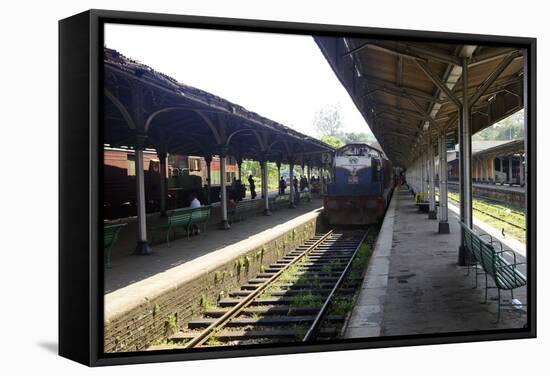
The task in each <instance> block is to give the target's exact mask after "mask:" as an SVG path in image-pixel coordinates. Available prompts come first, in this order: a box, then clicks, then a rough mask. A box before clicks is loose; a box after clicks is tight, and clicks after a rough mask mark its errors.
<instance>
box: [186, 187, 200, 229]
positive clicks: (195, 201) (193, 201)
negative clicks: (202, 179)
mask: <svg viewBox="0 0 550 376" xmlns="http://www.w3.org/2000/svg"><path fill="white" fill-rule="evenodd" d="M189 198H190V199H191V204H190V205H189V207H190V208H191V209H195V208H200V207H201V202H200V201H199V199H198V198H197V195H196V194H195V193H194V192H193V193H191V195H190V196H189ZM200 233H201V230H199V226H197V225H193V226H191V235H199V234H200Z"/></svg>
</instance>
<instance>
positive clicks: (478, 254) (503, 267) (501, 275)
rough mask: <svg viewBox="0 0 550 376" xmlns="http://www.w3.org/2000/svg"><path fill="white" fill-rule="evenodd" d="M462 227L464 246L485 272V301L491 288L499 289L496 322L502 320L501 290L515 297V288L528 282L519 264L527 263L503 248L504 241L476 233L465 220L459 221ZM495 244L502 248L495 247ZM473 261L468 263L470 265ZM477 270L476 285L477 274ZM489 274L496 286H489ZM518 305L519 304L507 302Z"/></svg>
mask: <svg viewBox="0 0 550 376" xmlns="http://www.w3.org/2000/svg"><path fill="white" fill-rule="evenodd" d="M459 224H460V226H461V227H462V233H463V237H464V246H465V247H466V248H467V250H468V252H469V254H470V255H471V257H472V259H473V260H471V261H474V262H475V264H479V265H480V266H481V268H482V270H483V274H485V301H484V303H487V290H488V289H490V288H496V289H497V291H498V313H497V320H496V322H499V321H500V307H501V306H502V305H505V304H502V303H501V301H500V300H501V299H500V290H508V291H510V294H511V297H512V300H513V299H514V289H517V288H520V287H522V286H525V285H526V284H527V278H526V277H525V276H524V275H523V274H522V273H521V272H520V271H519V270H518V268H517V267H518V265H524V264H525V263H524V262H522V263H518V262H517V261H516V253H515V252H514V251H512V250H508V249H502V243H500V242H499V241H497V240H495V239H494V238H493V237H492V236H490V235H488V234H481V235H480V234H476V233H475V232H474V231H473V230H472V229H470V228H469V227H468V226H466V225H465V224H464V223H463V222H461V221H459ZM495 245H496V246H498V248H499V249H500V250H496V249H495ZM504 254H510V255H511V256H512V260H513V262H512V263H510V262H508V260H506V259H505V258H504ZM470 264H472V262H469V263H468V267H470ZM478 274H479V273H478V272H477V270H476V287H477V276H478ZM488 276H490V277H491V278H492V279H493V281H494V283H495V286H493V287H489V285H488ZM506 305H513V306H517V305H518V304H506Z"/></svg>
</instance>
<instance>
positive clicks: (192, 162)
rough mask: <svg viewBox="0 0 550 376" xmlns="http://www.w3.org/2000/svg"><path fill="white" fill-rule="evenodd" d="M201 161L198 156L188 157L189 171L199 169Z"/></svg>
mask: <svg viewBox="0 0 550 376" xmlns="http://www.w3.org/2000/svg"><path fill="white" fill-rule="evenodd" d="M200 170H201V161H200V159H198V158H189V171H200Z"/></svg>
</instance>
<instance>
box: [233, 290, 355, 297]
mask: <svg viewBox="0 0 550 376" xmlns="http://www.w3.org/2000/svg"><path fill="white" fill-rule="evenodd" d="M331 291H332V289H331V288H330V289H311V288H310V289H291V290H273V291H266V292H265V294H269V295H271V296H293V295H302V294H311V295H328V294H329V293H330V292H331ZM338 291H339V292H341V293H344V294H348V293H353V292H354V291H355V290H354V289H350V288H348V289H345V288H344V289H339V290H338ZM228 295H229V296H230V297H238V296H242V297H245V296H248V295H250V291H246V290H237V291H230V292H229V294H228Z"/></svg>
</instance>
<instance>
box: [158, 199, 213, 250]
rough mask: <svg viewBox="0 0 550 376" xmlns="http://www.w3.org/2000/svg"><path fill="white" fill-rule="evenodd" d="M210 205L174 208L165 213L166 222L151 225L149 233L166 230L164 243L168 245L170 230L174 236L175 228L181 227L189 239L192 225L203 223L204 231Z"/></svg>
mask: <svg viewBox="0 0 550 376" xmlns="http://www.w3.org/2000/svg"><path fill="white" fill-rule="evenodd" d="M210 209H211V206H210V205H208V206H201V207H199V208H194V209H191V208H181V209H174V210H171V211H169V212H168V213H167V219H168V222H167V223H166V224H164V225H161V226H156V227H152V228H151V229H150V231H151V233H155V232H162V231H166V244H168V246H170V232H172V233H173V235H174V239H175V238H176V229H177V228H183V229H184V230H185V231H186V233H187V238H188V239H189V235H190V230H191V226H192V225H201V224H202V225H203V230H204V231H206V224H207V222H208V219H209V218H210Z"/></svg>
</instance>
